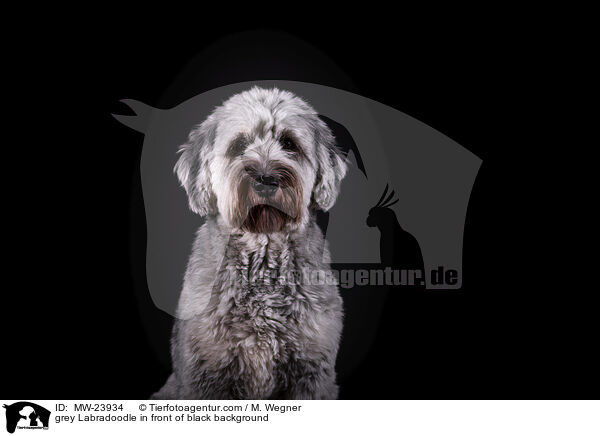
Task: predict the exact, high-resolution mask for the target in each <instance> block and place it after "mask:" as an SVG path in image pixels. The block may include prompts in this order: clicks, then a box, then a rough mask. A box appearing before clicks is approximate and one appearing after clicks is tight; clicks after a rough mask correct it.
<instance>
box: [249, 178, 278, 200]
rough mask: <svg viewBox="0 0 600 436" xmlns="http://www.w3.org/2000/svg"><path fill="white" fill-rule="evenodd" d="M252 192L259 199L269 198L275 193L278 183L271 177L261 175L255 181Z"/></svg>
mask: <svg viewBox="0 0 600 436" xmlns="http://www.w3.org/2000/svg"><path fill="white" fill-rule="evenodd" d="M255 182H256V183H255V184H254V190H255V191H256V193H257V194H258V195H260V196H261V197H270V196H271V195H273V194H275V192H277V189H278V188H279V183H278V182H277V179H276V178H275V177H273V176H267V175H262V176H258V177H257V178H256V179H255Z"/></svg>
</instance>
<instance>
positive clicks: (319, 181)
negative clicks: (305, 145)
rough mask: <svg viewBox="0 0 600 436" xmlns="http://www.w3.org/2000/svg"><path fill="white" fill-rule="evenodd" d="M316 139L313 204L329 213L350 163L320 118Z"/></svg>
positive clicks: (317, 124)
mask: <svg viewBox="0 0 600 436" xmlns="http://www.w3.org/2000/svg"><path fill="white" fill-rule="evenodd" d="M314 138H315V146H316V155H317V163H318V169H317V178H316V181H315V187H314V189H313V202H314V203H315V204H316V206H317V207H318V208H319V209H321V210H324V211H328V210H329V209H330V208H331V207H332V206H333V205H334V203H335V200H336V198H337V195H338V192H339V190H340V183H341V181H342V179H343V178H344V176H345V175H346V171H347V169H348V163H347V160H346V157H345V156H344V154H343V153H342V151H341V150H340V149H339V148H338V147H337V145H336V142H335V137H334V136H333V133H331V130H330V129H329V127H328V126H327V124H325V123H324V122H323V121H322V120H321V119H320V118H317V119H316V122H315V128H314Z"/></svg>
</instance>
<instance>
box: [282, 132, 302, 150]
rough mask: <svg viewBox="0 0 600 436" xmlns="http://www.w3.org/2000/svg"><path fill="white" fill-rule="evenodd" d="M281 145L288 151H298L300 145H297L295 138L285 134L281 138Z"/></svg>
mask: <svg viewBox="0 0 600 436" xmlns="http://www.w3.org/2000/svg"><path fill="white" fill-rule="evenodd" d="M281 146H282V148H283V149H284V150H286V151H297V150H298V146H297V145H296V143H295V142H294V140H293V139H292V138H290V137H289V136H287V135H285V136H283V138H281Z"/></svg>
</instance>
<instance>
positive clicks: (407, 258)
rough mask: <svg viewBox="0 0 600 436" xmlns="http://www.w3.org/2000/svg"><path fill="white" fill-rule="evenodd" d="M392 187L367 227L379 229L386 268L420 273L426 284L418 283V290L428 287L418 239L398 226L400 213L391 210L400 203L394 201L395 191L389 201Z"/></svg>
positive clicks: (371, 211)
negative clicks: (398, 214) (397, 214)
mask: <svg viewBox="0 0 600 436" xmlns="http://www.w3.org/2000/svg"><path fill="white" fill-rule="evenodd" d="M388 189H389V185H386V186H385V190H384V191H383V194H382V195H381V198H379V201H378V202H377V204H376V205H375V206H373V207H372V208H371V210H369V216H368V217H367V225H368V226H369V227H377V229H378V230H379V232H380V233H381V236H380V240H379V253H380V256H381V264H382V266H383V267H391V268H392V269H394V270H407V271H408V270H413V271H420V273H419V274H418V277H419V278H420V281H422V283H416V284H415V287H422V288H424V287H425V283H424V278H425V275H424V267H423V255H422V254H421V247H420V246H419V242H418V241H417V239H416V238H415V237H414V236H413V235H411V234H410V233H408V232H407V231H406V230H404V229H403V228H402V227H401V226H400V224H399V223H398V218H397V217H396V213H395V212H394V211H393V210H392V209H390V206H393V205H394V204H396V203H398V201H399V199H396V200H394V199H393V197H394V194H395V191H393V190H392V192H391V193H390V194H389V195H388V196H387V197H386V194H387V192H388Z"/></svg>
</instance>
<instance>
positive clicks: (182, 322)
mask: <svg viewBox="0 0 600 436" xmlns="http://www.w3.org/2000/svg"><path fill="white" fill-rule="evenodd" d="M179 151H180V153H181V155H180V157H179V159H178V161H177V163H176V166H175V173H176V174H177V177H178V179H179V181H180V183H181V185H182V186H183V187H184V188H185V191H186V193H187V196H188V199H189V207H190V208H191V210H192V211H194V212H195V213H197V214H199V215H201V216H203V217H206V220H205V222H204V224H203V225H202V226H201V227H200V229H199V230H198V232H197V235H196V239H195V242H194V244H193V248H192V253H191V255H190V258H189V263H188V266H187V270H186V273H185V277H184V284H183V290H182V293H181V296H180V300H179V305H178V309H177V317H176V320H175V324H174V327H173V334H172V338H171V355H172V362H173V372H172V374H171V375H170V376H169V378H168V380H167V382H166V384H165V385H164V386H163V387H162V388H161V389H160V390H159V391H158V392H156V393H155V394H154V395H153V396H152V398H154V399H335V398H337V396H338V385H337V382H336V372H335V360H336V355H337V351H338V347H339V341H340V337H341V331H342V318H343V308H342V300H341V297H340V295H339V291H338V287H337V284H336V283H335V281H333V282H332V281H331V280H322V277H323V275H321V274H312V273H314V272H319V273H322V272H324V273H326V274H327V273H331V270H330V265H329V264H330V254H329V250H328V246H327V243H326V241H325V239H324V237H323V233H322V232H321V230H320V228H319V227H318V225H317V223H316V220H315V213H316V211H318V210H322V211H327V210H329V209H330V208H331V207H332V206H333V204H334V203H335V200H336V197H337V196H338V193H339V190H340V184H341V181H342V179H343V178H344V176H345V174H346V171H347V165H348V162H347V160H346V157H345V156H344V154H343V153H342V152H341V151H340V149H339V148H338V147H337V145H336V143H335V138H334V136H333V134H332V132H331V130H330V129H329V127H328V126H327V125H326V124H325V123H324V122H323V121H322V120H321V119H320V118H319V116H318V115H317V113H316V112H315V110H314V109H313V108H312V107H311V106H310V105H309V104H308V103H306V102H305V101H304V100H302V99H301V98H299V97H298V96H295V95H294V94H292V93H290V92H288V91H284V90H279V89H277V88H273V89H262V88H258V87H254V88H252V89H250V90H247V91H245V92H241V93H239V94H236V95H234V96H232V97H231V98H229V99H228V100H227V101H225V102H224V103H223V104H222V105H221V106H219V107H217V108H216V109H214V111H213V112H212V113H211V114H210V116H208V118H207V119H206V120H205V121H204V122H202V124H200V125H199V126H198V127H196V128H195V129H194V130H192V132H191V133H190V135H189V139H188V141H187V142H186V143H185V144H183V145H182V146H181V147H180V150H179ZM306 272H308V276H310V279H309V280H306ZM299 276H302V277H301V279H300V280H298V278H299ZM315 276H319V277H321V280H314V278H315Z"/></svg>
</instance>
